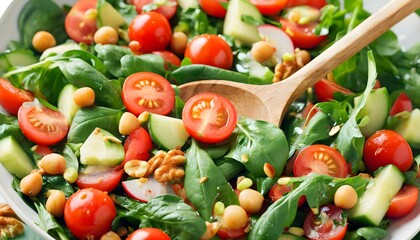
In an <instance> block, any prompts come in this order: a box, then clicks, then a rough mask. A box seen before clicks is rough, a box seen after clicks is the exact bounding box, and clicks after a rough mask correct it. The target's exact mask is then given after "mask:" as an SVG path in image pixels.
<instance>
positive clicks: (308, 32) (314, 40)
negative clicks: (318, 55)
mask: <svg viewBox="0 0 420 240" xmlns="http://www.w3.org/2000/svg"><path fill="white" fill-rule="evenodd" d="M280 23H281V25H282V29H283V31H285V32H286V33H287V34H288V35H289V36H290V38H291V39H292V41H293V44H294V46H295V47H298V48H303V49H310V48H314V47H316V46H318V45H319V44H320V43H321V42H323V41H324V40H325V39H327V35H320V36H318V35H316V34H315V33H314V29H315V27H316V26H317V23H308V24H304V25H301V24H298V23H295V22H292V21H289V20H288V19H285V18H280Z"/></svg>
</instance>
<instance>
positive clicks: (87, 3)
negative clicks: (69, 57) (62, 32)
mask: <svg viewBox="0 0 420 240" xmlns="http://www.w3.org/2000/svg"><path fill="white" fill-rule="evenodd" d="M95 10H96V0H79V1H77V2H76V3H75V4H74V5H73V7H72V8H71V10H70V12H69V13H68V14H67V16H66V19H65V22H64V25H65V28H66V32H67V34H68V35H69V37H70V38H71V39H73V40H74V41H76V42H81V43H86V44H91V43H93V35H94V34H95V32H96V30H97V27H96V14H95V13H94V12H95Z"/></svg>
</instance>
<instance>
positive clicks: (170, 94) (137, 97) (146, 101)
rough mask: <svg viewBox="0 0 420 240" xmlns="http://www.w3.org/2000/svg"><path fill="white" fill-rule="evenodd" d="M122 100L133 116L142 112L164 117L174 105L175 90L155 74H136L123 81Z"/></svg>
mask: <svg viewBox="0 0 420 240" xmlns="http://www.w3.org/2000/svg"><path fill="white" fill-rule="evenodd" d="M122 99H123V102H124V105H125V106H126V107H127V109H128V111H130V112H131V113H133V114H134V115H137V116H138V115H140V114H141V113H142V112H144V111H148V112H151V113H156V114H161V115H166V114H168V113H170V112H171V110H172V108H173V106H174V104H175V90H174V89H173V88H172V86H171V84H170V83H169V81H168V80H166V79H165V78H164V77H162V76H160V75H158V74H156V73H151V72H138V73H134V74H132V75H130V76H128V77H127V79H126V80H125V81H124V84H123V89H122Z"/></svg>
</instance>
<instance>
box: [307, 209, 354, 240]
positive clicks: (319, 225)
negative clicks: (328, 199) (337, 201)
mask: <svg viewBox="0 0 420 240" xmlns="http://www.w3.org/2000/svg"><path fill="white" fill-rule="evenodd" d="M303 229H304V231H305V236H307V237H308V238H309V239H311V240H317V239H325V240H339V239H343V238H344V235H346V232H347V217H346V215H345V214H344V210H342V209H341V208H339V207H336V206H335V205H334V204H329V205H325V206H322V207H321V208H320V209H319V214H314V213H313V212H310V213H309V215H308V216H307V217H306V218H305V222H304V224H303Z"/></svg>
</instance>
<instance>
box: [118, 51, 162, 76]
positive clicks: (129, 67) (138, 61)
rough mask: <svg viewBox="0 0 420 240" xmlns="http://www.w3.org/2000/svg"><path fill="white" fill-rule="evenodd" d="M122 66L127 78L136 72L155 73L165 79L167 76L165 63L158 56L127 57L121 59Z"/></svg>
mask: <svg viewBox="0 0 420 240" xmlns="http://www.w3.org/2000/svg"><path fill="white" fill-rule="evenodd" d="M121 66H122V69H121V70H122V73H123V75H124V76H126V77H127V76H130V75H131V74H133V73H136V72H153V73H156V74H159V75H161V76H163V77H165V75H166V70H165V61H164V60H163V58H162V57H161V56H158V55H156V54H143V55H138V56H134V55H125V56H123V57H122V58H121Z"/></svg>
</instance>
